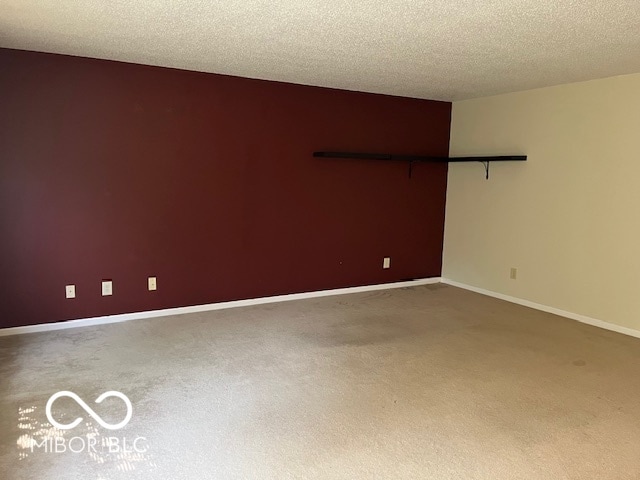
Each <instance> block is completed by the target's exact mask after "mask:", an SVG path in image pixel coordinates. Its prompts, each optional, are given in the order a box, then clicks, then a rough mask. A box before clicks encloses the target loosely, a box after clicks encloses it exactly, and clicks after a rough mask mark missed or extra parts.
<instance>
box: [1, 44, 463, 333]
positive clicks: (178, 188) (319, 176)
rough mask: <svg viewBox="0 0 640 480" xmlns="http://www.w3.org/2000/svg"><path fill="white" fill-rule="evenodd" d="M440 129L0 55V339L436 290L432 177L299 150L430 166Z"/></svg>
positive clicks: (259, 85) (98, 66)
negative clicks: (90, 324) (133, 318)
mask: <svg viewBox="0 0 640 480" xmlns="http://www.w3.org/2000/svg"><path fill="white" fill-rule="evenodd" d="M450 114H451V104H450V103H446V102H435V101H426V100H416V99H408V98H400V97H391V96H383V95H373V94H364V93H356V92H348V91H340V90H333V89H325V88H317V87H306V86H299V85H291V84H284V83H277V82H268V81H259V80H250V79H243V78H236V77H229V76H222V75H212V74H204V73H195V72H188V71H181V70H173V69H166V68H158V67H149V66H141V65H133V64H124V63H118V62H110V61H103V60H94V59H86V58H77V57H68V56H61V55H51V54H43V53H34V52H24V51H16V50H6V49H0V249H1V254H2V256H1V259H0V291H1V292H2V299H1V301H0V326H1V327H10V326H15V325H27V324H34V323H43V322H56V321H61V320H68V319H74V318H83V317H91V316H99V315H108V314H117V313H124V312H134V311H143V310H152V309H161V308H168V307H178V306H185V305H196V304H204V303H210V302H219V301H226V300H236V299H243V298H253V297H262V296H268V295H276V294H285V293H294V292H306V291H313V290H322V289H330V288H338V287H348V286H354V285H367V284H377V283H385V282H394V281H398V280H403V279H409V278H418V277H432V276H439V275H440V269H441V257H442V239H443V226H444V208H445V194H446V180H447V166H446V164H419V165H416V166H414V169H413V176H412V178H411V179H409V178H408V175H407V171H408V167H407V165H406V164H404V163H395V162H384V161H373V160H370V161H368V160H339V159H335V160H333V159H317V158H313V157H312V152H313V151H315V150H337V151H366V152H380V153H398V154H428V155H447V153H448V145H449V125H450ZM384 256H390V257H391V258H392V263H391V267H392V268H391V269H389V270H383V269H382V258H383V257H384ZM154 275H155V276H157V277H158V290H157V291H156V292H149V291H147V277H148V276H154ZM102 279H113V282H114V285H113V291H114V294H113V296H112V297H102V296H101V285H100V282H101V280H102ZM66 284H75V285H76V289H77V298H75V299H73V300H67V299H65V288H64V287H65V285H66Z"/></svg>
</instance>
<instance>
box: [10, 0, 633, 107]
mask: <svg viewBox="0 0 640 480" xmlns="http://www.w3.org/2000/svg"><path fill="white" fill-rule="evenodd" d="M0 46H3V47H9V48H18V49H25V50H37V51H44V52H56V53H66V54H71V55H81V56H86V57H96V58H106V59H113V60H122V61H126V62H135V63H142V64H149V65H163V66H168V67H176V68H182V69H188V70H198V71H205V72H215V73H224V74H230V75H238V76H243V77H252V78H264V79H270V80H281V81H286V82H293V83H301V84H307V85H320V86H327V87H335V88H342V89H348V90H361V91H367V92H378V93H387V94H393V95H403V96H409V97H419V98H431V99H441V100H460V99H465V98H472V97H480V96H486V95H491V94H496V93H503V92H509V91H516V90H525V89H528V88H534V87H540V86H547V85H555V84H559V83H568V82H574V81H579V80H587V79H592V78H600V77H607V76H613V75H620V74H626V73H636V72H640V0H424V1H420V0H390V1H384V0H281V1H277V0H144V1H136V0H106V1H105V0H0Z"/></svg>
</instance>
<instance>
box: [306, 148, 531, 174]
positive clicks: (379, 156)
mask: <svg viewBox="0 0 640 480" xmlns="http://www.w3.org/2000/svg"><path fill="white" fill-rule="evenodd" d="M313 156H314V157H320V158H356V159H363V160H399V161H403V162H409V178H411V170H412V166H413V164H414V162H432V163H449V162H480V163H482V164H483V165H484V169H485V173H486V178H489V164H490V163H491V162H524V161H526V160H527V156H526V155H502V156H492V157H434V156H427V155H392V154H388V153H355V152H313Z"/></svg>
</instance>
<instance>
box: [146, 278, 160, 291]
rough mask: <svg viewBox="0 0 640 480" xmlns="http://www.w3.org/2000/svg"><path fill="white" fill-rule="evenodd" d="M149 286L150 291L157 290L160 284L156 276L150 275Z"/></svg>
mask: <svg viewBox="0 0 640 480" xmlns="http://www.w3.org/2000/svg"><path fill="white" fill-rule="evenodd" d="M147 286H148V287H149V291H151V290H157V289H158V284H157V283H156V277H149V278H148V279H147Z"/></svg>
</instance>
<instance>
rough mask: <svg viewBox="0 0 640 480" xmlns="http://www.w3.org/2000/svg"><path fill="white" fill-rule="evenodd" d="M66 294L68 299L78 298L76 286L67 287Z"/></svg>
mask: <svg viewBox="0 0 640 480" xmlns="http://www.w3.org/2000/svg"><path fill="white" fill-rule="evenodd" d="M64 289H65V294H66V296H67V298H76V286H75V285H66V286H65V287H64Z"/></svg>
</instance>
